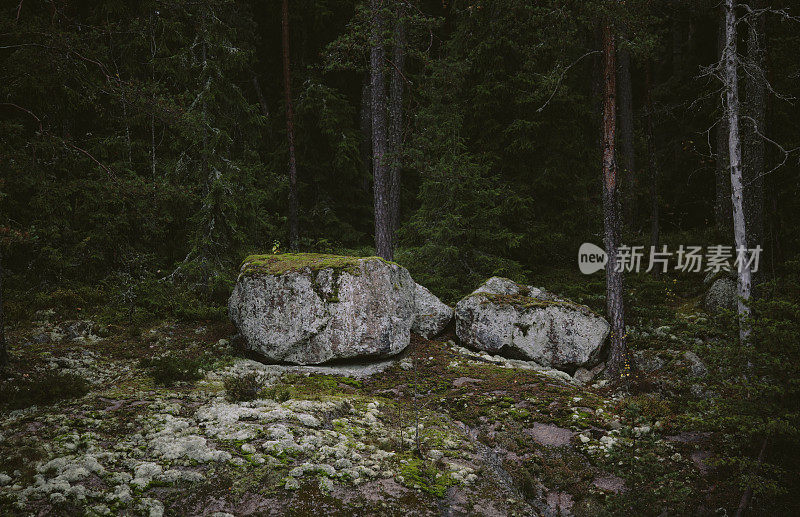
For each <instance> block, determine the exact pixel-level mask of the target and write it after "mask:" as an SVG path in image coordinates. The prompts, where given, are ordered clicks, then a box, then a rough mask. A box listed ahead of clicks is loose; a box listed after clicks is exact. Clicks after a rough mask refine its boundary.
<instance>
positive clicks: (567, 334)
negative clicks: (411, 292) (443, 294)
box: [455, 277, 610, 372]
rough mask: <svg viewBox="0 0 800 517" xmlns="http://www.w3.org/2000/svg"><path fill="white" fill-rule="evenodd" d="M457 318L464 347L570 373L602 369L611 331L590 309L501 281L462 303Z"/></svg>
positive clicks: (492, 280) (494, 281)
mask: <svg viewBox="0 0 800 517" xmlns="http://www.w3.org/2000/svg"><path fill="white" fill-rule="evenodd" d="M455 313H456V335H457V336H458V338H459V339H460V340H461V342H462V343H463V344H464V345H466V346H469V347H472V348H477V349H479V350H485V351H487V352H489V353H493V354H500V355H505V356H508V357H514V358H518V359H525V360H529V361H536V362H537V363H539V364H541V365H543V366H549V367H552V368H557V369H559V370H564V371H568V372H572V371H575V370H576V369H577V368H580V367H583V368H591V367H592V366H594V365H595V364H597V363H598V361H599V359H600V354H601V351H602V347H603V343H604V342H605V339H606V337H607V336H608V333H609V329H610V327H609V324H608V322H606V320H605V319H603V318H601V317H600V316H598V315H596V314H595V313H593V312H592V311H591V310H590V309H589V308H588V307H586V306H583V305H578V304H575V303H572V302H570V301H569V300H565V299H562V298H558V297H556V296H554V295H552V294H551V293H548V292H547V291H544V290H542V289H538V288H536V287H531V286H524V285H520V284H517V283H516V282H513V281H511V280H508V279H507V278H499V277H492V278H490V279H489V280H487V281H486V283H484V284H483V285H482V286H480V287H479V288H478V289H476V290H475V291H474V292H473V293H472V294H470V295H468V296H466V297H465V298H463V299H462V300H461V301H459V302H458V304H457V305H456V311H455Z"/></svg>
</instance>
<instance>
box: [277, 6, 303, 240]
mask: <svg viewBox="0 0 800 517" xmlns="http://www.w3.org/2000/svg"><path fill="white" fill-rule="evenodd" d="M281 14H282V21H281V29H282V37H283V39H282V41H283V91H284V95H285V98H286V138H287V139H288V140H289V248H291V249H292V250H296V249H297V245H298V240H299V234H300V230H299V228H298V220H297V159H296V157H295V152H294V107H293V104H292V76H291V72H290V67H289V0H283V4H282V9H281Z"/></svg>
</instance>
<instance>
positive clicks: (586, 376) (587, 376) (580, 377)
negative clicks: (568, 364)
mask: <svg viewBox="0 0 800 517" xmlns="http://www.w3.org/2000/svg"><path fill="white" fill-rule="evenodd" d="M573 377H575V380H576V381H578V382H581V383H583V384H586V383H587V382H590V381H591V380H592V379H594V374H593V373H592V372H591V371H589V370H587V369H586V368H583V367H581V368H578V369H577V370H575V375H573Z"/></svg>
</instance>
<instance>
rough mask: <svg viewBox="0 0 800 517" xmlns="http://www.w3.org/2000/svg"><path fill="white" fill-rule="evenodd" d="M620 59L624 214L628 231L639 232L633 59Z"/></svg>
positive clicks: (622, 52) (621, 53)
mask: <svg viewBox="0 0 800 517" xmlns="http://www.w3.org/2000/svg"><path fill="white" fill-rule="evenodd" d="M618 57H619V70H618V74H619V132H620V144H621V147H622V149H621V150H622V160H621V161H622V175H621V176H622V178H621V180H622V193H623V199H622V203H623V213H624V214H625V225H626V226H627V228H628V230H637V229H638V226H639V225H638V224H637V221H636V213H637V207H636V188H635V186H636V172H635V171H636V159H635V149H634V144H633V88H632V86H631V58H630V54H629V53H628V51H627V50H620V51H619V52H618Z"/></svg>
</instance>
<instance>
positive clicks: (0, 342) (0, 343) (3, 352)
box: [0, 251, 8, 369]
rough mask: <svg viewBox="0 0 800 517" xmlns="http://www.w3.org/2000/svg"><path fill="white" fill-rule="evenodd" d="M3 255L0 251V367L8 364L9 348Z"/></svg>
mask: <svg viewBox="0 0 800 517" xmlns="http://www.w3.org/2000/svg"><path fill="white" fill-rule="evenodd" d="M3 273H4V271H3V255H2V251H0V369H1V368H3V367H5V366H6V365H7V364H8V349H7V347H6V326H5V325H6V320H5V312H4V311H3Z"/></svg>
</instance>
